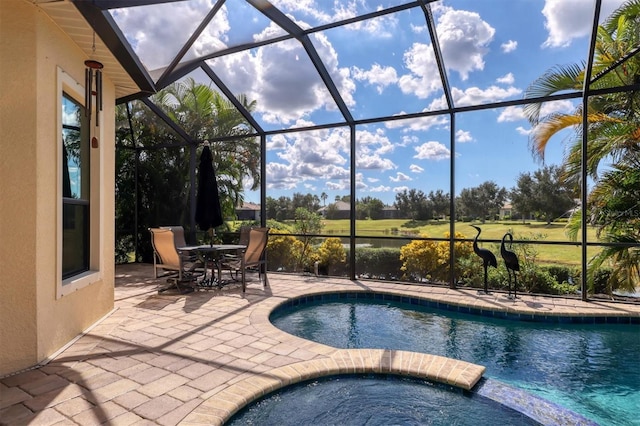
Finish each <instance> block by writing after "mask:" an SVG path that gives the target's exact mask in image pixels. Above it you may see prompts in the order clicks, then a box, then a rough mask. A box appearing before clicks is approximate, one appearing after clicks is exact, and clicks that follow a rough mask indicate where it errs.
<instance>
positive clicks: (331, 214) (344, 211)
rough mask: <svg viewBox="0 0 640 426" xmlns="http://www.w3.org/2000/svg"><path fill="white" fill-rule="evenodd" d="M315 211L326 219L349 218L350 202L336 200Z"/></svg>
mask: <svg viewBox="0 0 640 426" xmlns="http://www.w3.org/2000/svg"><path fill="white" fill-rule="evenodd" d="M317 213H318V214H320V215H321V216H322V217H326V218H328V219H349V218H350V217H351V204H349V203H346V202H344V201H336V202H335V203H331V204H329V205H328V206H324V207H322V208H320V209H318V210H317Z"/></svg>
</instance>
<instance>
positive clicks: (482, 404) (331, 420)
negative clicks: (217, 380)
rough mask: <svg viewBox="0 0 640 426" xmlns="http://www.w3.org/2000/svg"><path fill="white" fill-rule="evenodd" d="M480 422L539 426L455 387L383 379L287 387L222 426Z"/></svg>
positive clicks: (471, 424) (343, 379)
mask: <svg viewBox="0 0 640 426" xmlns="http://www.w3.org/2000/svg"><path fill="white" fill-rule="evenodd" d="M482 418H485V419H492V420H493V421H495V422H499V423H500V424H505V425H519V426H527V425H538V423H537V422H535V421H533V420H531V419H530V418H528V417H527V416H525V415H523V414H521V413H519V412H517V411H514V410H511V409H509V408H507V407H505V406H503V405H500V404H497V403H495V402H493V401H491V400H489V399H488V398H484V397H482V396H479V395H476V394H472V393H470V392H465V391H463V390H461V389H459V388H453V387H451V386H446V385H442V384H439V383H432V382H429V381H426V380H419V379H412V378H406V377H396V376H388V375H358V376H339V377H329V378H322V379H317V380H313V381H310V382H305V383H299V384H296V385H292V386H289V387H287V388H285V389H282V390H280V391H278V392H276V393H274V394H272V395H270V396H268V397H266V398H263V399H261V400H259V401H257V402H255V403H254V404H251V405H250V406H248V407H246V408H245V409H243V410H242V411H240V412H238V413H237V414H236V415H235V416H234V417H233V418H231V419H230V420H229V421H228V422H227V423H226V425H228V426H234V425H252V424H255V425H281V426H284V425H296V426H297V425H314V426H321V425H337V424H345V422H348V424H350V425H369V426H374V425H433V426H437V425H442V426H450V425H458V426H465V425H468V426H477V425H478V419H482ZM345 419H346V420H345Z"/></svg>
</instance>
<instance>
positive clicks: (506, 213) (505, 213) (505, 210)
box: [498, 203, 513, 220]
mask: <svg viewBox="0 0 640 426" xmlns="http://www.w3.org/2000/svg"><path fill="white" fill-rule="evenodd" d="M498 215H499V216H500V220H504V218H505V217H508V218H511V217H513V205H512V204H511V203H504V204H503V205H502V207H500V213H499V214H498Z"/></svg>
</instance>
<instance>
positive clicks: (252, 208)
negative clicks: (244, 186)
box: [236, 203, 260, 221]
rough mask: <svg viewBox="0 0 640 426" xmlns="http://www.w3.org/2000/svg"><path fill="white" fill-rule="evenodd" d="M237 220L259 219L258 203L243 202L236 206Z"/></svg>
mask: <svg viewBox="0 0 640 426" xmlns="http://www.w3.org/2000/svg"><path fill="white" fill-rule="evenodd" d="M236 216H237V217H238V220H256V221H259V220H260V204H254V203H243V204H242V205H240V206H238V207H236Z"/></svg>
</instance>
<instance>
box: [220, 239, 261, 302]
mask: <svg viewBox="0 0 640 426" xmlns="http://www.w3.org/2000/svg"><path fill="white" fill-rule="evenodd" d="M241 234H242V233H241ZM247 234H248V241H247V242H246V243H243V242H242V235H241V244H243V245H245V244H246V246H247V248H246V249H245V250H244V251H243V252H242V255H241V256H239V257H236V258H233V257H226V258H223V259H221V260H220V269H225V270H228V271H229V273H230V274H231V277H232V278H233V279H234V280H235V281H237V280H238V273H240V274H241V277H242V278H241V281H242V292H245V290H246V287H247V281H246V274H245V272H246V270H247V269H257V270H258V277H260V278H261V279H262V282H263V286H264V287H267V286H268V283H267V242H268V239H269V228H249V230H248V232H247ZM234 274H235V277H234Z"/></svg>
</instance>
